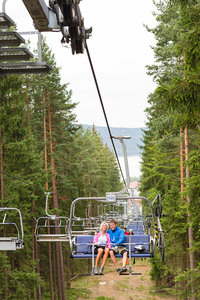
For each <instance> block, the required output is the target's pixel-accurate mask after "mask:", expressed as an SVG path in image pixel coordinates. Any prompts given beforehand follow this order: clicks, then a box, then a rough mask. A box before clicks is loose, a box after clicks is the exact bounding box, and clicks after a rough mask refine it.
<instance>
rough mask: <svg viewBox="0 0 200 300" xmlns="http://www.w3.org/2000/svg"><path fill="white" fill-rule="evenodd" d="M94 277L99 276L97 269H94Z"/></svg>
mask: <svg viewBox="0 0 200 300" xmlns="http://www.w3.org/2000/svg"><path fill="white" fill-rule="evenodd" d="M94 275H99V273H98V268H97V267H94Z"/></svg>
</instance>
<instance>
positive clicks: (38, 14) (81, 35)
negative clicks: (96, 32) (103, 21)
mask: <svg viewBox="0 0 200 300" xmlns="http://www.w3.org/2000/svg"><path fill="white" fill-rule="evenodd" d="M22 1H23V3H24V5H25V7H26V9H27V10H28V12H29V14H30V16H31V18H32V19H33V22H34V25H35V27H36V29H38V31H39V32H45V31H58V30H59V31H61V32H62V35H63V37H62V39H61V43H65V42H67V43H69V41H70V42H71V49H72V54H75V53H77V54H78V53H83V52H84V45H85V40H86V39H88V38H89V37H90V35H91V32H92V28H89V29H85V27H84V19H83V17H82V15H81V11H80V8H79V3H80V0H50V1H49V5H50V7H49V6H47V5H46V3H45V1H44V0H22Z"/></svg>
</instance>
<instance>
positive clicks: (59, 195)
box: [0, 170, 68, 199]
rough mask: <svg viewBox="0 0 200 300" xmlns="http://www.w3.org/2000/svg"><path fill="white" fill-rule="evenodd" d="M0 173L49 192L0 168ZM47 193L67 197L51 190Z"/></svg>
mask: <svg viewBox="0 0 200 300" xmlns="http://www.w3.org/2000/svg"><path fill="white" fill-rule="evenodd" d="M0 173H2V174H4V175H6V176H8V177H11V178H14V179H16V180H19V181H21V182H23V183H25V184H28V185H30V186H33V187H35V188H37V189H39V190H42V191H43V192H45V193H47V192H49V191H47V190H45V189H43V188H41V187H39V186H37V185H35V184H32V183H30V182H28V181H25V180H23V179H21V178H19V177H16V176H13V175H10V174H8V173H6V172H3V171H1V170H0ZM49 193H51V194H52V195H57V196H58V197H61V198H65V199H68V198H67V197H65V196H61V195H59V194H57V193H53V192H49Z"/></svg>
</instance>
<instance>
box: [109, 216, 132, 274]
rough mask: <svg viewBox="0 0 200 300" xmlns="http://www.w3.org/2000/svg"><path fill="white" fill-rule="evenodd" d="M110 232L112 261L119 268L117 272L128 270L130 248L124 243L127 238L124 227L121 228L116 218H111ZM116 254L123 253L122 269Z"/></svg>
mask: <svg viewBox="0 0 200 300" xmlns="http://www.w3.org/2000/svg"><path fill="white" fill-rule="evenodd" d="M108 234H109V235H110V239H111V249H110V258H111V260H112V262H113V263H114V265H115V267H116V268H117V272H118V273H119V274H121V273H123V272H126V271H127V268H126V262H127V257H128V250H127V248H126V247H125V246H124V245H123V244H122V243H123V242H124V239H125V234H124V231H123V229H120V228H119V227H117V222H116V220H115V219H112V220H110V229H109V230H108ZM115 254H121V255H122V256H123V258H122V265H123V266H122V268H121V269H120V267H119V265H118V263H117V259H116V257H115Z"/></svg>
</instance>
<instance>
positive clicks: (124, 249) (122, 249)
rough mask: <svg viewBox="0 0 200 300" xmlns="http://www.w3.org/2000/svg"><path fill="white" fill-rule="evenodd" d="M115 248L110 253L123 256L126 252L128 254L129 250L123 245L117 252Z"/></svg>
mask: <svg viewBox="0 0 200 300" xmlns="http://www.w3.org/2000/svg"><path fill="white" fill-rule="evenodd" d="M113 248H114V247H113ZM113 248H111V249H110V251H113V252H114V254H121V255H123V254H124V253H125V252H128V250H127V248H126V247H125V246H123V245H122V246H119V247H118V249H117V250H114V249H113Z"/></svg>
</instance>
